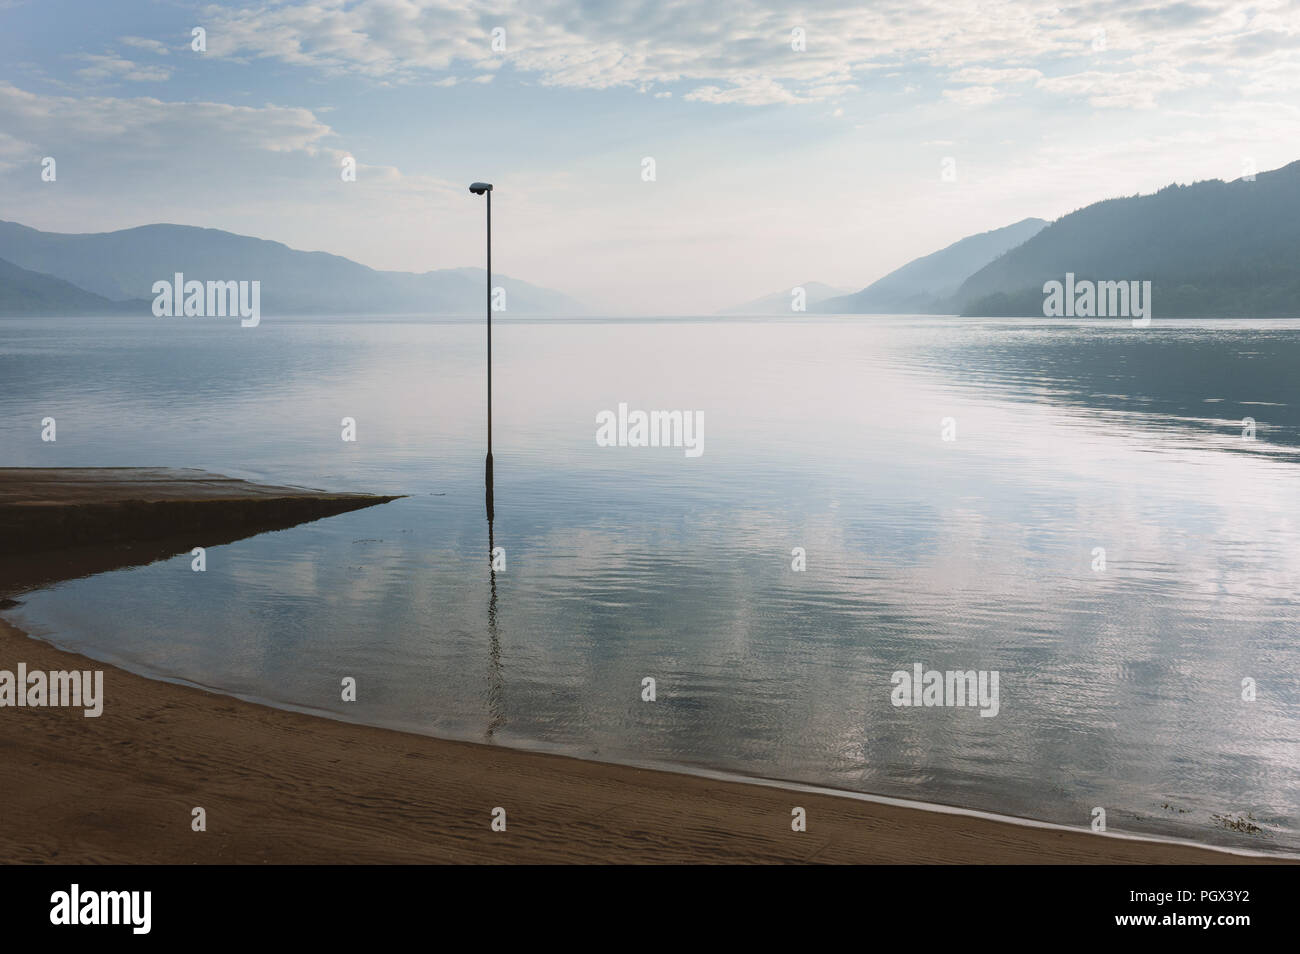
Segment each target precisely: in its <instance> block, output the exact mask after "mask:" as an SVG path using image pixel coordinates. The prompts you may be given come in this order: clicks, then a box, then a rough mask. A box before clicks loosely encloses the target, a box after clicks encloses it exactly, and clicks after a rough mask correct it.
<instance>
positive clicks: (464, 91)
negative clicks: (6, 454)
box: [0, 0, 1300, 313]
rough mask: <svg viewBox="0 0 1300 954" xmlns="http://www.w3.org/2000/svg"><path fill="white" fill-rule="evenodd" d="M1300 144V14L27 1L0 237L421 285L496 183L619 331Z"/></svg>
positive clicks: (510, 269) (514, 271)
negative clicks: (235, 248)
mask: <svg viewBox="0 0 1300 954" xmlns="http://www.w3.org/2000/svg"><path fill="white" fill-rule="evenodd" d="M195 27H202V28H203V29H204V30H206V41H207V49H206V51H205V52H196V51H194V50H193V49H192V48H191V43H192V32H191V31H192V29H193V28H195ZM498 27H499V28H503V29H504V31H505V35H504V40H505V50H504V51H503V52H501V51H494V50H493V41H492V31H493V29H494V28H498ZM795 28H801V29H802V30H803V31H805V35H806V49H804V50H802V51H797V50H795V49H793V48H792V31H793V30H794V29H795ZM1103 31H1104V32H1103ZM1297 153H1300V0H1258V2H1247V3H1239V2H1223V3H1213V4H1210V3H1204V4H1203V3H1195V2H1180V3H1143V2H1142V0H1103V2H1084V3H1078V4H1071V3H1068V2H1060V3H1052V2H1037V0H1011V2H1000V0H992V2H961V0H956V2H954V0H945V2H931V0H888V2H874V0H865V2H857V3H850V2H826V0H814V2H806V3H802V4H784V3H780V2H776V0H772V2H768V0H737V2H705V0H689V2H688V0H654V2H628V0H622V2H602V0H531V2H524V3H515V2H508V0H499V2H478V0H462V2H452V0H304V2H295V0H283V2H280V0H259V2H255V3H247V4H246V3H239V2H232V3H222V4H210V3H190V2H180V0H116V2H112V3H109V2H100V0H0V218H4V219H9V220H14V221H18V222H22V223H24V224H26V225H32V226H35V227H37V228H42V229H49V230H54V231H73V232H85V231H105V230H110V229H117V228H126V227H130V226H135V225H143V224H146V223H150V222H177V223H184V224H191V225H201V226H209V227H213V228H222V229H228V230H230V231H235V232H240V233H244V234H249V235H255V236H259V237H262V238H269V239H276V240H278V241H282V242H285V243H287V244H288V245H291V246H293V247H295V248H302V249H312V250H317V249H319V250H323V251H328V252H334V253H337V254H340V255H346V256H348V257H349V258H353V259H355V260H357V261H359V262H363V263H365V264H367V265H371V266H373V267H376V268H391V269H404V270H412V271H425V270H427V269H431V268H447V267H454V266H463V265H481V264H482V259H483V248H482V246H483V224H482V219H483V208H482V200H481V199H478V198H475V197H474V196H471V195H470V194H469V192H468V191H467V190H466V188H465V187H466V185H467V184H468V183H469V182H471V181H472V180H475V179H487V180H489V181H492V182H494V183H495V184H496V186H497V192H496V193H495V194H494V204H493V212H494V220H493V224H494V228H493V237H494V239H495V252H494V265H495V267H496V268H497V269H498V270H499V271H501V272H504V273H507V274H509V275H511V276H513V277H515V278H520V279H523V280H525V281H530V282H534V283H536V284H540V285H545V286H548V287H552V288H556V289H558V290H560V291H564V292H567V293H569V294H571V295H574V296H575V297H577V298H579V299H582V300H584V301H586V302H588V303H589V304H591V305H592V306H593V307H596V308H599V309H603V310H606V311H609V312H611V313H708V312H711V311H714V310H716V309H718V308H721V307H725V306H728V305H733V304H737V303H739V302H742V301H745V300H747V299H750V298H754V297H757V296H759V295H761V294H764V293H767V292H771V291H775V290H778V289H782V288H789V287H790V286H791V285H793V284H796V283H800V282H805V281H824V282H828V283H831V284H835V285H840V286H844V287H846V288H851V289H857V288H861V287H863V286H864V285H866V284H868V283H869V282H871V281H873V280H874V279H876V278H878V277H880V276H881V275H883V274H884V273H886V272H888V271H890V270H891V269H893V268H896V267H897V266H899V265H901V264H903V263H905V262H906V261H908V260H909V259H911V258H914V257H916V256H917V255H923V254H926V253H928V252H931V251H934V250H936V249H938V248H940V247H942V246H944V245H947V244H949V243H951V242H953V241H955V240H956V239H959V238H961V237H963V236H965V235H968V234H971V233H974V232H981V231H985V230H988V229H992V228H997V227H1000V226H1003V225H1007V224H1009V223H1011V222H1014V221H1017V220H1019V219H1021V218H1024V217H1026V216H1031V215H1036V216H1041V217H1043V218H1048V219H1051V218H1055V217H1057V216H1059V215H1062V214H1064V213H1066V212H1069V211H1071V210H1073V209H1075V208H1078V207H1080V206H1082V205H1086V204H1088V203H1090V202H1092V201H1095V200H1097V199H1102V198H1106V197H1109V196H1114V195H1128V194H1133V193H1135V192H1149V191H1152V190H1154V189H1156V188H1158V187H1160V186H1162V185H1165V184H1168V183H1169V182H1192V181H1195V180H1198V179H1206V178H1228V179H1231V178H1236V177H1238V176H1240V175H1242V173H1243V171H1248V169H1247V167H1246V166H1245V165H1244V164H1245V163H1252V164H1253V165H1254V167H1255V168H1257V169H1258V170H1259V171H1264V170H1267V169H1271V168H1275V167H1277V166H1280V165H1284V164H1286V163H1287V162H1290V161H1292V160H1294V159H1297V158H1300V155H1297ZM45 156H53V157H54V158H55V159H56V161H57V173H58V178H57V181H55V182H53V183H47V182H42V181H41V175H40V172H41V159H42V158H43V157H45ZM345 156H354V157H355V158H356V161H357V163H358V174H357V181H355V182H344V181H342V179H341V177H340V168H341V162H342V159H343V157H345ZM646 157H652V158H653V159H654V161H655V172H656V180H655V181H653V182H647V181H643V178H642V168H643V159H644V158H646ZM945 158H951V159H952V160H954V163H955V165H954V168H955V172H956V178H955V180H954V181H945V179H944V177H943V175H942V169H943V161H944V159H945Z"/></svg>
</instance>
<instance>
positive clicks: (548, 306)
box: [0, 221, 585, 315]
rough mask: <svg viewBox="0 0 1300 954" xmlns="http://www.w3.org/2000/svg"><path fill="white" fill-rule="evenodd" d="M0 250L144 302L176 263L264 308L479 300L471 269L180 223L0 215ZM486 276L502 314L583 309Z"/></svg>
mask: <svg viewBox="0 0 1300 954" xmlns="http://www.w3.org/2000/svg"><path fill="white" fill-rule="evenodd" d="M0 259H4V260H6V261H9V262H12V263H14V264H15V265H18V266H19V267H21V268H23V269H27V270H29V271H33V272H41V273H43V274H45V275H50V276H54V277H55V278H59V279H62V280H63V281H65V282H71V283H72V284H73V285H76V286H78V287H79V288H81V289H84V290H85V291H88V292H91V293H93V294H94V295H96V296H100V297H102V298H107V299H110V300H113V301H122V300H125V299H147V300H149V301H152V300H153V298H154V294H153V290H152V289H153V283H154V282H156V281H163V280H165V281H171V280H172V278H173V275H174V274H175V273H176V272H182V273H184V275H185V277H186V280H190V279H197V280H199V281H260V282H261V283H262V299H261V301H262V311H263V312H264V313H266V314H277V313H281V314H292V313H311V314H323V315H352V314H355V315H393V314H423V315H453V314H470V315H475V314H481V313H482V312H483V309H484V308H485V307H486V302H485V297H486V294H487V293H486V289H485V288H484V284H485V281H484V272H483V270H482V269H479V268H452V269H442V270H439V271H429V272H424V273H421V274H416V273H414V272H385V271H379V270H377V269H373V268H368V267H366V266H365V265H360V264H358V263H357V262H353V261H351V260H350V259H346V258H342V257H340V256H338V255H329V254H327V253H325V252H300V251H297V250H296V249H292V248H289V246H287V245H284V244H282V243H280V242H269V241H266V240H264V239H256V238H250V237H248V236H244V235H235V234H234V233H231V232H222V231H219V230H217V229H203V228H195V227H193V226H188V225H144V226H141V227H139V228H134V229H123V230H121V231H118V232H99V233H93V234H84V235H70V234H64V233H59V232H41V231H38V230H36V229H32V228H28V227H26V226H23V225H18V224H17V223H14V222H3V221H0ZM492 283H493V285H498V286H500V287H503V288H504V289H505V290H506V306H507V307H506V314H508V315H536V314H560V315H570V314H582V313H583V312H584V311H585V309H584V308H583V307H582V306H581V305H579V304H578V303H577V302H576V301H574V300H573V299H571V298H569V297H568V296H566V295H563V294H561V293H559V292H556V291H551V290H549V289H546V288H539V287H537V286H536V285H530V284H528V283H527V282H521V281H516V280H515V279H512V278H507V277H506V276H504V275H500V274H494V275H493V277H492ZM0 294H3V292H2V291H0ZM148 313H149V312H146V314H148Z"/></svg>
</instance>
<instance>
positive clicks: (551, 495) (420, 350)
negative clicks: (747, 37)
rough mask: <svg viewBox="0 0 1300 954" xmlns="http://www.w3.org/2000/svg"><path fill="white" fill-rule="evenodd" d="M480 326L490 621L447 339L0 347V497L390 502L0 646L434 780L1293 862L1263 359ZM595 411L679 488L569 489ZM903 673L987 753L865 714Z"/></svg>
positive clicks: (881, 711) (724, 330)
mask: <svg viewBox="0 0 1300 954" xmlns="http://www.w3.org/2000/svg"><path fill="white" fill-rule="evenodd" d="M495 324H496V328H495V329H494V351H495V354H494V357H495V361H494V382H495V394H494V434H493V437H494V452H495V455H494V456H495V464H496V501H495V503H496V520H495V524H494V527H493V542H494V543H495V545H497V546H501V547H504V548H505V551H506V558H507V569H506V570H505V572H500V573H497V574H496V576H495V581H493V580H492V579H491V578H490V574H489V560H488V549H489V541H488V526H487V522H486V520H485V516H484V501H483V455H484V451H485V434H484V430H485V393H484V392H485V382H484V361H483V350H484V333H483V327H482V323H481V321H464V322H461V321H427V320H410V321H401V320H382V319H374V320H368V321H354V320H315V321H308V320H286V319H276V318H273V317H267V318H265V319H264V320H263V322H262V324H261V326H259V327H258V328H255V329H241V328H239V327H238V324H237V322H235V323H231V322H222V321H220V320H209V321H204V320H194V321H184V320H174V321H159V320H156V319H150V320H147V321H145V320H141V321H135V320H127V321H117V320H105V319H100V320H80V319H78V320H67V321H57V320H43V321H15V320H6V321H0V447H3V454H2V455H0V466H144V465H157V466H176V467H201V468H205V469H208V470H212V471H216V472H219V473H226V474H230V475H234V476H243V477H248V478H253V479H261V480H267V481H271V482H277V483H293V484H300V485H307V486H316V487H324V488H329V489H336V490H362V491H370V492H375V493H405V494H409V495H410V496H409V497H408V498H406V499H403V500H399V501H396V502H394V503H391V504H387V505H384V506H379V507H374V508H371V509H368V510H363V511H358V512H355V513H350V514H345V515H342V516H339V517H334V518H330V519H327V520H323V521H319V522H316V523H312V524H307V525H303V526H300V527H297V528H293V529H291V530H287V531H283V532H279V533H271V534H265V535H262V536H259V537H255V538H252V539H248V540H244V541H241V542H238V543H235V544H232V545H229V546H221V547H214V548H212V549H211V550H209V552H208V555H207V571H206V572H205V573H195V572H192V571H191V569H190V557H189V556H180V557H177V558H175V559H172V560H169V561H165V562H162V563H158V564H155V565H152V566H149V567H142V568H136V569H130V570H123V571H119V572H114V573H109V574H104V575H101V576H98V577H93V578H88V579H83V580H75V581H70V582H67V583H63V584H60V585H58V586H55V587H53V588H51V589H49V590H46V591H42V592H39V593H33V594H30V595H28V596H26V597H25V598H24V602H23V604H22V605H21V606H20V607H18V608H17V609H16V610H12V611H9V612H8V613H7V614H6V615H7V616H8V618H10V619H12V620H14V621H15V622H17V623H19V624H20V625H23V626H25V627H27V628H29V629H30V630H31V631H33V632H35V633H37V634H38V635H42V636H44V637H45V638H48V639H50V640H51V641H52V642H54V643H56V644H57V645H59V646H63V647H66V648H71V649H75V650H77V651H80V652H84V653H86V654H88V655H90V656H93V657H95V658H98V659H103V660H107V661H111V662H114V663H117V664H120V665H123V666H125V667H127V668H129V669H132V670H135V671H139V672H143V673H145V674H149V675H154V676H160V677H164V678H171V679H178V680H183V681H187V682H192V683H196V684H199V685H202V686H206V687H210V688H214V689H217V690H220V691H223V692H229V693H234V694H238V695H241V696H245V697H249V698H253V699H258V700H264V701H267V702H271V703H273V704H278V705H286V706H292V707H298V708H303V709H308V710H312V711H318V712H326V713H330V714H334V715H338V716H340V717H343V718H348V719H353V720H357V721H362V722H369V723H375V724H379V725H387V726H394V727H398V728H403V729H408V730H412V731H417V732H423V733H428V734H431V735H436V736H443V737H452V738H462V739H469V740H476V741H488V740H490V741H492V742H495V743H498V744H502V745H508V746H517V747H526V748H536V749H544V750H548V751H556V752H563V753H568V754H574V755H579V756H583V757H589V758H597V759H609V760H616V761H631V762H638V763H644V764H651V765H661V766H686V767H709V768H716V769H722V770H727V771H732V772H737V773H742V774H747V775H754V776H762V777H767V778H776V779H788V780H798V781H804V782H810V783H816V784H823V785H829V786H834V787H837V788H844V789H851V790H855V791H860V792H868V793H875V794H883V795H891V796H897V797H903V798H912V799H918V800H924V801H934V802H941V803H945V804H951V805H959V806H963V807H969V808H977V809H983V810H987V811H993V812H1000V813H1005V814H1012V815H1022V816H1027V817H1032V818H1037V819H1043V820H1048V821H1053V822H1059V823H1062V824H1068V825H1075V826H1079V827H1086V826H1087V825H1088V824H1089V822H1090V821H1091V813H1092V809H1093V808H1094V807H1096V806H1101V807H1104V808H1105V809H1106V812H1107V822H1108V827H1109V829H1110V830H1112V831H1132V832H1146V833H1159V834H1167V835H1176V836H1179V837H1186V838H1192V839H1195V840H1198V841H1203V842H1212V843H1219V844H1229V845H1236V846H1240V847H1245V848H1252V849H1256V850H1288V851H1300V824H1298V823H1297V816H1300V786H1297V784H1296V779H1297V775H1298V774H1300V640H1297V633H1298V632H1300V607H1297V604H1296V602H1295V599H1294V593H1295V587H1296V583H1297V581H1298V580H1300V545H1298V544H1300V519H1297V516H1296V500H1297V478H1298V477H1300V393H1298V390H1297V384H1296V375H1295V369H1296V368H1297V367H1300V322H1258V323H1251V322H1238V321H1223V322H1211V321H1203V322H1196V321H1183V322H1168V321H1161V320H1160V319H1159V317H1158V315H1157V317H1156V319H1155V321H1154V322H1153V324H1152V326H1151V327H1150V328H1148V329H1143V330H1134V329H1131V328H1130V327H1129V325H1128V322H1126V321H1094V322H1062V321H1052V322H1048V321H1028V320H1024V321H1021V320H1016V321H1012V320H982V319H955V318H954V319H946V318H874V317H873V318H812V317H803V316H800V317H799V318H798V319H797V320H785V319H781V320H776V319H752V320H741V319H726V320H722V319H664V320H644V321H628V320H618V321H613V320H611V321H603V320H573V321H542V320H521V321H498V322H496V323H495ZM620 403H627V404H628V405H629V406H630V407H631V408H633V409H643V410H683V411H701V412H703V415H704V423H705V427H704V453H703V455H702V456H701V457H698V458H688V457H687V456H686V455H685V454H684V452H683V450H682V449H681V448H628V447H598V446H597V445H596V442H595V431H596V415H597V413H598V412H600V411H602V410H614V409H616V408H617V407H618V405H619V404H620ZM47 416H52V417H55V418H56V419H57V421H58V441H57V443H55V444H46V443H42V442H41V440H40V421H41V419H42V418H44V417H47ZM1247 416H1249V417H1252V418H1254V419H1255V420H1256V422H1257V425H1256V427H1257V439H1256V440H1254V441H1247V440H1244V439H1243V437H1242V430H1243V428H1242V418H1243V417H1247ZM344 417H352V418H355V419H356V422H357V433H358V440H357V442H356V443H345V442H343V441H342V440H341V439H340V432H341V427H340V422H341V419H342V418H344ZM947 417H951V418H953V419H954V420H955V426H956V440H955V441H951V442H945V441H943V440H941V421H942V420H943V419H944V418H947ZM194 545H195V546H202V545H203V541H202V540H196V541H194ZM795 547H803V548H804V549H805V550H806V552H807V570H806V571H805V572H793V571H792V570H791V550H792V549H793V548H795ZM1096 547H1104V548H1105V552H1106V568H1105V570H1104V571H1097V570H1094V568H1093V565H1094V553H1093V551H1094V548H1096ZM494 584H495V585H494ZM915 663H921V664H923V665H924V666H925V667H926V668H927V669H940V670H947V669H961V670H970V669H975V670H997V671H998V672H999V673H1000V711H999V713H998V715H997V716H996V717H994V718H981V717H980V715H979V711H978V710H977V709H973V708H964V709H959V708H896V707H894V706H893V705H891V703H890V691H891V689H892V686H891V682H890V677H891V675H892V673H893V672H895V671H896V670H908V671H910V670H911V668H912V666H913V664H915ZM345 676H352V677H355V678H356V680H357V687H358V689H357V692H358V699H357V702H355V703H344V702H342V701H341V700H340V680H341V679H342V678H343V677H345ZM646 676H651V677H654V678H655V680H656V682H657V693H658V700H657V701H656V702H654V703H649V702H643V701H642V700H641V683H642V679H643V678H644V677H646ZM1247 677H1249V678H1251V679H1254V680H1255V681H1256V683H1257V684H1258V698H1257V699H1256V701H1254V702H1245V701H1243V700H1242V688H1241V683H1242V680H1243V679H1244V678H1247ZM107 691H108V697H107V700H106V705H107V706H111V705H112V695H111V692H112V690H111V681H109V682H108V683H107ZM1215 815H1220V816H1227V817H1229V818H1231V819H1236V818H1240V817H1246V816H1248V815H1249V816H1252V817H1253V824H1255V825H1258V826H1259V828H1260V829H1261V831H1259V832H1258V833H1245V832H1238V831H1233V830H1230V829H1229V828H1227V827H1226V826H1225V824H1224V822H1222V821H1221V820H1217V819H1215V817H1214V816H1215Z"/></svg>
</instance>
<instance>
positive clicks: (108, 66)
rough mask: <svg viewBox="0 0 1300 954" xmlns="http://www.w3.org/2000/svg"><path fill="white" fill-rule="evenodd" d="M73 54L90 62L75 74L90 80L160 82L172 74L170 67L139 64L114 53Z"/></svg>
mask: <svg viewBox="0 0 1300 954" xmlns="http://www.w3.org/2000/svg"><path fill="white" fill-rule="evenodd" d="M74 56H75V58H76V59H79V60H82V61H84V62H86V63H89V64H90V65H89V66H86V67H84V68H82V69H79V70H77V75H78V76H80V77H81V78H82V79H84V80H90V81H92V82H102V81H105V80H127V81H128V82H132V83H162V82H166V81H167V80H168V79H170V78H171V75H172V71H171V67H168V66H141V65H140V64H138V63H134V62H132V61H131V60H125V59H122V57H120V56H117V55H116V54H110V55H107V56H99V55H96V54H93V53H77V54H74Z"/></svg>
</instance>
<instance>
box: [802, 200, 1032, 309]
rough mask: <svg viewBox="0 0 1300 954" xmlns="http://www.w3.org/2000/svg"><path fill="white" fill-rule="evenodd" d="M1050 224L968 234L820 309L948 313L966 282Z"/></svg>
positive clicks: (1029, 221) (1029, 222)
mask: <svg viewBox="0 0 1300 954" xmlns="http://www.w3.org/2000/svg"><path fill="white" fill-rule="evenodd" d="M1046 227H1047V222H1046V221H1045V220H1043V219H1023V220H1021V221H1019V222H1017V223H1015V224H1014V225H1008V226H1006V227H1005V228H1000V229H994V230H993V231H992V232H981V233H980V234H979V235H970V236H967V237H966V238H964V239H962V240H961V241H959V242H954V243H953V244H952V245H949V246H948V247H947V248H945V249H941V250H940V251H938V252H933V253H931V254H930V255H926V256H925V257H923V258H918V259H914V260H913V261H911V262H908V263H907V264H906V265H904V266H903V267H902V268H899V269H895V270H894V271H892V272H890V273H889V274H888V275H886V276H885V277H884V278H881V279H879V280H878V281H875V282H872V283H871V284H870V285H868V286H867V287H866V288H864V289H862V291H860V292H857V293H855V294H852V295H844V296H842V297H839V298H830V299H828V300H826V301H823V302H822V303H821V304H820V305H819V306H818V308H817V311H819V312H823V313H826V314H833V315H846V314H849V315H883V314H893V315H933V314H947V313H949V311H950V307H951V306H950V299H951V298H952V295H953V293H954V292H956V291H957V289H958V288H960V287H961V285H962V283H963V282H964V281H966V280H967V279H968V278H970V276H972V275H974V274H975V273H976V272H978V271H979V270H980V269H982V268H984V267H985V266H986V265H988V264H989V263H990V262H992V261H993V260H994V259H996V258H997V257H998V256H999V255H1002V254H1003V253H1005V252H1007V251H1008V250H1010V249H1013V248H1015V247H1016V246H1017V245H1020V244H1021V243H1023V242H1025V241H1027V240H1029V239H1031V238H1033V237H1034V236H1035V235H1037V234H1038V233H1039V232H1041V231H1042V230H1043V229H1044V228H1046Z"/></svg>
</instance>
